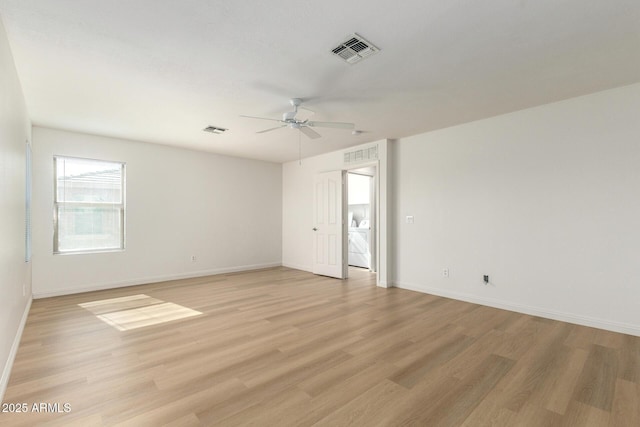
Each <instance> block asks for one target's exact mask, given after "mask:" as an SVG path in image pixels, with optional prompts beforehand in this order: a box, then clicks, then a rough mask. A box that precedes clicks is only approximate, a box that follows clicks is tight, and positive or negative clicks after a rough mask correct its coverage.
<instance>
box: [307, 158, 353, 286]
mask: <svg viewBox="0 0 640 427" xmlns="http://www.w3.org/2000/svg"><path fill="white" fill-rule="evenodd" d="M344 182H345V172H344V171H332V172H324V173H320V174H317V175H316V177H315V180H314V183H313V272H314V273H315V274H321V275H323V276H330V277H336V278H338V279H344V278H345V277H347V265H346V262H345V259H344V258H345V257H344V256H345V254H346V251H345V248H344V246H345V243H344V242H345V240H346V233H345V232H344V231H345V230H346V229H345V228H344V206H345V201H344V197H345V196H346V192H345V191H344Z"/></svg>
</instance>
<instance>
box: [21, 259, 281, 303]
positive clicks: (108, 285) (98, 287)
mask: <svg viewBox="0 0 640 427" xmlns="http://www.w3.org/2000/svg"><path fill="white" fill-rule="evenodd" d="M280 266H282V263H280V262H270V263H264V264H252V265H239V266H234V267H224V268H215V269H211V270H200V271H192V272H189V273H180V274H170V275H163V276H149V277H138V278H135V279H131V280H125V281H119V282H104V283H96V284H91V285H86V286H79V287H74V288H66V289H59V290H55V291H47V292H38V291H34V293H33V298H34V299H39V298H49V297H57V296H61V295H71V294H79V293H83V292H92V291H102V290H105V289H115V288H125V287H127V286H137V285H145V284H148V283H157V282H166V281H168V280H179V279H190V278H193V277H203V276H213V275H216V274H225V273H237V272H242V271H251V270H261V269H263V268H273V267H280Z"/></svg>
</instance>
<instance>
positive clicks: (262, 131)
mask: <svg viewBox="0 0 640 427" xmlns="http://www.w3.org/2000/svg"><path fill="white" fill-rule="evenodd" d="M283 127H287V125H282V126H278V127H275V128H269V129H265V130H261V131H258V132H256V133H265V132H271V131H272V130H276V129H280V128H283Z"/></svg>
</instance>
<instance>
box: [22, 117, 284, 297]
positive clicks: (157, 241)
mask: <svg viewBox="0 0 640 427" xmlns="http://www.w3.org/2000/svg"><path fill="white" fill-rule="evenodd" d="M33 151H34V153H33V154H34V156H33V159H34V183H33V195H34V204H33V205H34V215H33V232H34V242H33V243H34V266H33V289H34V296H35V297H44V296H50V295H57V294H65V293H74V292H81V291H85V290H91V289H98V288H106V287H114V286H123V285H128V284H140V283H147V282H152V281H159V280H166V279H172V278H180V277H191V276H197V275H206V274H215V273H221V272H226V271H238V270H244V269H251V268H261V267H270V266H276V265H281V262H282V259H281V256H282V229H281V224H282V222H281V219H282V202H281V201H282V181H281V180H282V167H281V165H280V164H275V163H268V162H260V161H255V160H246V159H239V158H234V157H226V156H220V155H215V154H208V153H203V152H196V151H188V150H181V149H177V148H172V147H165V146H160V145H155V144H147V143H142V142H134V141H125V140H121V139H114V138H105V137H98V136H92V135H86V134H79V133H72V132H64V131H59V130H52V129H47V128H40V127H34V128H33ZM54 155H66V156H76V157H84V158H93V159H101V160H113V161H122V162H126V180H127V184H126V185H127V187H126V250H125V251H123V252H109V253H97V254H81V255H53V240H52V232H53V229H52V208H53V156H54ZM191 255H196V257H197V261H196V262H191Z"/></svg>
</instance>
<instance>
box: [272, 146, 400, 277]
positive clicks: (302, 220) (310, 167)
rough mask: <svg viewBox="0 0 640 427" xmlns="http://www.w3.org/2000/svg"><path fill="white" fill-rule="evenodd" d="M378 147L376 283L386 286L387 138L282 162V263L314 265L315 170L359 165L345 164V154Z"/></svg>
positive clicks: (296, 266) (300, 267)
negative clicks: (377, 257) (298, 159)
mask: <svg viewBox="0 0 640 427" xmlns="http://www.w3.org/2000/svg"><path fill="white" fill-rule="evenodd" d="M373 146H377V148H378V176H379V181H380V182H379V188H378V190H379V191H378V195H379V206H378V207H379V211H380V212H379V215H380V220H379V224H378V225H379V226H378V247H379V248H380V254H379V257H380V263H379V265H378V284H379V285H380V286H388V284H389V283H390V276H389V273H390V268H388V262H387V258H388V253H389V251H388V245H389V242H388V235H387V229H388V228H389V225H388V223H389V217H388V205H387V196H386V194H387V185H388V177H389V171H388V160H387V159H388V149H389V142H388V141H386V140H385V141H378V142H375V143H371V144H364V145H359V146H357V147H350V148H348V149H346V150H342V151H334V152H331V153H328V154H322V155H319V156H314V157H309V158H306V159H303V160H302V164H301V165H300V164H299V163H298V161H294V162H288V163H284V164H283V165H282V264H283V265H285V266H287V267H291V268H297V269H300V270H305V271H311V270H312V268H313V234H312V233H313V231H312V228H313V179H314V176H315V175H316V174H317V173H320V172H327V171H331V170H345V169H349V168H354V167H358V166H359V165H358V164H357V163H356V164H353V165H349V164H345V163H344V153H345V152H350V151H354V150H359V149H363V148H368V147H373ZM345 219H346V218H345Z"/></svg>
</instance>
